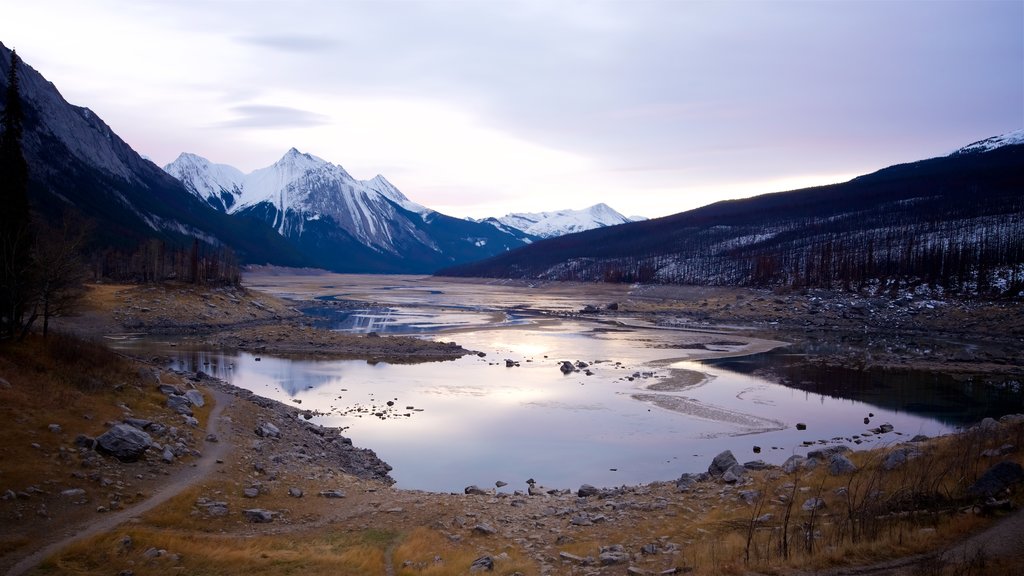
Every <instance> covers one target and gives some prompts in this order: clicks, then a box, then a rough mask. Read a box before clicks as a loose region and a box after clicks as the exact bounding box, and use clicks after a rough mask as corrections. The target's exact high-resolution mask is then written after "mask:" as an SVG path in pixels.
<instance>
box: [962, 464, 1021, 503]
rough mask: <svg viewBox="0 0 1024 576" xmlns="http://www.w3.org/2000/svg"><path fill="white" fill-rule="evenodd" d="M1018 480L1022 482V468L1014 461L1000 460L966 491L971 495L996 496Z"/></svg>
mask: <svg viewBox="0 0 1024 576" xmlns="http://www.w3.org/2000/svg"><path fill="white" fill-rule="evenodd" d="M1020 482H1024V468H1022V467H1021V465H1020V464H1017V463H1016V462H1000V463H998V464H996V465H995V466H992V467H991V468H989V469H988V470H987V471H986V472H985V473H984V474H982V475H981V478H978V481H977V482H975V483H974V484H971V486H970V487H969V488H968V489H967V492H968V493H969V494H971V495H973V496H998V495H999V494H1001V493H1002V492H1003V491H1004V490H1006V489H1007V488H1009V487H1010V486H1013V485H1014V484H1018V483H1020Z"/></svg>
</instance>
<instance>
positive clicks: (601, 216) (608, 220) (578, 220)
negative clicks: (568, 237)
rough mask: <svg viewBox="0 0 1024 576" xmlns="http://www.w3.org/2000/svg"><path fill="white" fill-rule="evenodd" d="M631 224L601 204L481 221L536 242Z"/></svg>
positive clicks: (508, 215)
mask: <svg viewBox="0 0 1024 576" xmlns="http://www.w3.org/2000/svg"><path fill="white" fill-rule="evenodd" d="M633 220H635V218H627V217H626V216H623V215H622V214H620V213H618V212H616V211H615V210H613V209H612V208H611V207H609V206H608V205H607V204H603V203H602V204H595V205H593V206H591V207H589V208H584V209H582V210H556V211H553V212H522V213H512V214H506V215H505V216H502V217H501V218H488V219H486V220H484V221H485V222H487V223H489V224H491V225H492V226H495V227H496V228H498V229H499V230H504V231H507V229H509V228H511V229H515V230H520V231H522V232H525V233H526V234H529V235H531V236H536V237H539V238H554V237H556V236H564V235H565V234H572V233H574V232H583V231H584V230H591V229H593V228H601V227H604V226H614V225H616V224H625V223H626V222H631V221H633Z"/></svg>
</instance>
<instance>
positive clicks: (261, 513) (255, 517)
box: [242, 508, 275, 524]
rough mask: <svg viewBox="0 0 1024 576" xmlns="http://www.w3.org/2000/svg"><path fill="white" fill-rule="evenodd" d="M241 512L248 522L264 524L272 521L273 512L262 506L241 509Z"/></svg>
mask: <svg viewBox="0 0 1024 576" xmlns="http://www.w3.org/2000/svg"><path fill="white" fill-rule="evenodd" d="M242 514H243V515H244V516H245V519H246V520H248V521H249V522H253V523H256V524H266V523H268V522H273V521H274V514H275V512H273V511H271V510H264V509H263V508H250V509H248V510H242Z"/></svg>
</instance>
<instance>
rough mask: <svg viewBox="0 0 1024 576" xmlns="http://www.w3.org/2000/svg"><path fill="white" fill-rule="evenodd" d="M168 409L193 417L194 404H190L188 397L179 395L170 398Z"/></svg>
mask: <svg viewBox="0 0 1024 576" xmlns="http://www.w3.org/2000/svg"><path fill="white" fill-rule="evenodd" d="M167 407H168V408H170V409H171V410H174V411H175V412H177V413H178V414H183V415H185V416H191V415H192V402H190V401H189V399H188V398H187V397H186V396H179V395H177V394H172V395H170V396H168V397H167Z"/></svg>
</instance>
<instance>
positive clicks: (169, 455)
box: [160, 448, 174, 464]
mask: <svg viewBox="0 0 1024 576" xmlns="http://www.w3.org/2000/svg"><path fill="white" fill-rule="evenodd" d="M160 459H161V460H163V461H164V463H165V464H170V463H171V462H174V452H171V449H170V448H164V452H163V454H161V455H160Z"/></svg>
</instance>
